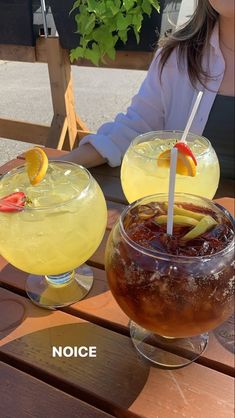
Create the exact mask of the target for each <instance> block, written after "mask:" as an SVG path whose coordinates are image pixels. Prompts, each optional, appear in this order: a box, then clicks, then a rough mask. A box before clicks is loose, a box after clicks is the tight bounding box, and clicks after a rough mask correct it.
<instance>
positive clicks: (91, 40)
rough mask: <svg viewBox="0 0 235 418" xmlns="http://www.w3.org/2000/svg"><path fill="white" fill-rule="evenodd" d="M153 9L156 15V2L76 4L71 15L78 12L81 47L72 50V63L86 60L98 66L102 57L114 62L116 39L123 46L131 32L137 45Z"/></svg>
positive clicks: (96, 0) (105, 0)
mask: <svg viewBox="0 0 235 418" xmlns="http://www.w3.org/2000/svg"><path fill="white" fill-rule="evenodd" d="M153 8H155V9H156V10H157V11H158V12H159V10H160V5H159V1H158V0H76V1H75V3H74V5H73V8H72V11H74V10H75V11H76V12H77V13H76V15H75V19H76V23H77V32H78V33H79V34H80V43H79V45H78V47H77V48H74V49H72V50H71V52H70V59H71V61H74V60H76V59H78V58H86V59H88V60H90V61H92V62H93V64H95V65H99V63H100V62H105V56H108V57H109V58H111V59H115V53H116V51H115V45H116V43H117V41H118V39H120V40H121V41H122V42H123V43H124V44H125V43H126V41H127V36H128V31H129V30H130V29H133V30H134V33H135V37H136V41H137V43H139V38H140V35H139V32H140V29H141V25H142V21H143V16H144V14H145V13H146V14H147V15H148V16H150V15H151V13H152V10H153Z"/></svg>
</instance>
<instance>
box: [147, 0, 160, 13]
mask: <svg viewBox="0 0 235 418" xmlns="http://www.w3.org/2000/svg"><path fill="white" fill-rule="evenodd" d="M149 2H150V3H151V5H152V6H153V7H154V9H156V10H157V11H158V13H160V4H159V1H158V0H149Z"/></svg>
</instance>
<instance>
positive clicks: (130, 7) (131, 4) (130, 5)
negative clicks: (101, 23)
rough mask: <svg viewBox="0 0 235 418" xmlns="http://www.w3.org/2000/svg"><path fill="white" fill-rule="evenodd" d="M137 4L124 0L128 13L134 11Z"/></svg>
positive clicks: (131, 0) (132, 0) (134, 0)
mask: <svg viewBox="0 0 235 418" xmlns="http://www.w3.org/2000/svg"><path fill="white" fill-rule="evenodd" d="M135 3H136V0H123V6H124V7H125V9H126V10H127V11H129V10H130V9H132V8H133V7H134V5H135Z"/></svg>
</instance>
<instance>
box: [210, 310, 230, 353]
mask: <svg viewBox="0 0 235 418" xmlns="http://www.w3.org/2000/svg"><path fill="white" fill-rule="evenodd" d="M213 333H214V335H215V337H216V339H217V340H218V341H219V343H220V344H221V345H222V346H223V347H224V348H225V349H226V350H228V351H230V352H231V353H235V345H234V315H232V316H230V318H229V319H228V320H227V321H226V322H224V323H223V324H222V325H220V326H219V327H217V328H216V329H214V331H213Z"/></svg>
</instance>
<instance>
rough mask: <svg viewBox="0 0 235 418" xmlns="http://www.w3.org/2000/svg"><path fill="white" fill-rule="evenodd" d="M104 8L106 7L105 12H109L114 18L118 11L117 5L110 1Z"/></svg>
mask: <svg viewBox="0 0 235 418" xmlns="http://www.w3.org/2000/svg"><path fill="white" fill-rule="evenodd" d="M106 7H107V10H110V11H111V13H112V16H115V15H116V14H117V13H118V12H119V10H120V9H119V7H117V5H116V4H115V2H114V1H112V0H108V1H107V3H106Z"/></svg>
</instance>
